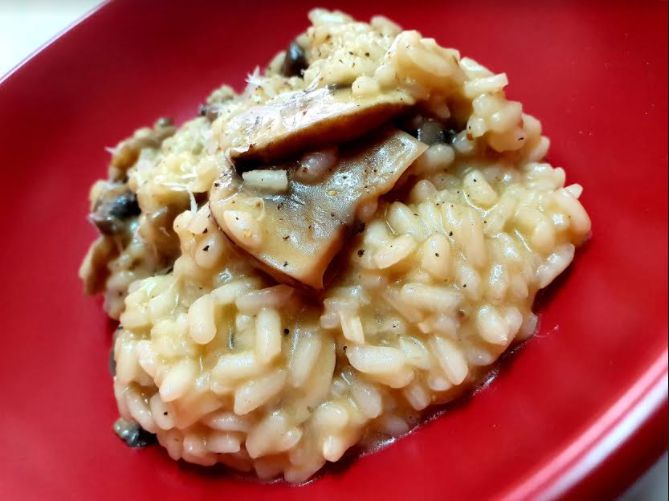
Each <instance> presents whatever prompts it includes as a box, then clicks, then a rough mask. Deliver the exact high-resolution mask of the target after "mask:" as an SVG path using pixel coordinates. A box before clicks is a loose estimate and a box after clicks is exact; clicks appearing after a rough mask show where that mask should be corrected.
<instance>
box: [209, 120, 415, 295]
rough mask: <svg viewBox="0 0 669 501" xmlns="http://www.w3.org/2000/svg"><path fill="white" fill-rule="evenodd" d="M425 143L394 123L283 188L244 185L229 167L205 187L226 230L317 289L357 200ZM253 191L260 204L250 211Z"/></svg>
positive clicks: (271, 265)
mask: <svg viewBox="0 0 669 501" xmlns="http://www.w3.org/2000/svg"><path fill="white" fill-rule="evenodd" d="M426 148H427V146H425V145H424V144H422V143H420V142H419V141H417V140H416V139H415V138H413V137H412V136H410V135H409V134H406V133H405V132H401V131H391V132H388V133H385V134H384V135H383V136H382V137H380V138H376V139H374V140H373V142H372V143H371V144H369V143H367V144H365V145H364V147H360V146H356V147H353V148H351V150H349V151H343V152H342V154H341V155H340V158H339V161H338V163H337V165H336V167H335V168H334V169H333V172H332V173H330V174H329V175H327V176H325V177H324V178H323V180H322V181H321V182H319V183H316V184H304V183H302V182H298V181H296V180H294V179H291V180H290V181H289V183H288V190H287V191H286V193H283V194H267V193H261V192H256V191H254V190H252V189H251V188H250V187H249V186H241V185H240V180H239V177H238V176H236V175H235V174H234V173H233V172H231V171H228V172H226V173H225V174H224V175H223V177H222V178H221V179H220V180H219V182H218V183H217V184H218V186H216V185H214V188H213V189H212V192H211V193H210V207H211V213H212V215H213V216H214V218H215V220H216V222H217V223H218V225H219V226H220V227H221V229H222V230H223V232H224V233H225V234H226V235H227V236H228V237H229V238H230V239H231V240H233V241H234V242H235V243H236V244H237V245H239V246H240V247H242V248H243V249H244V250H246V251H247V252H249V253H250V254H251V255H253V256H254V257H255V258H256V259H257V260H258V261H259V262H260V263H261V266H262V267H263V268H264V269H266V270H267V271H268V272H269V273H271V274H272V275H273V276H275V278H277V279H278V280H281V281H287V282H289V283H293V282H295V281H297V282H300V283H302V284H305V285H308V286H310V287H313V288H316V289H321V288H322V287H323V275H324V273H325V270H326V269H327V267H328V265H329V264H330V262H331V261H332V259H333V258H334V256H335V254H336V253H337V252H338V251H339V249H340V248H341V247H342V245H343V244H344V238H343V237H344V236H345V234H346V233H348V232H349V231H350V230H351V229H352V228H353V226H354V223H355V215H356V211H357V209H358V207H359V206H360V205H361V204H363V203H366V202H369V201H370V200H376V199H377V198H378V197H380V196H381V195H383V194H384V193H387V192H388V191H390V190H391V189H392V188H393V186H394V185H395V183H396V182H397V180H398V179H399V178H400V176H401V175H402V174H403V173H404V171H405V170H406V169H407V168H408V167H409V165H411V163H412V162H413V161H414V160H415V159H416V158H417V157H418V156H419V155H421V154H422V153H423V152H424V151H425V149H426ZM258 197H261V198H262V200H263V209H262V212H261V213H258V211H257V210H256V212H255V213H254V212H253V211H254V209H253V207H254V206H255V205H256V201H257V199H258ZM244 208H248V212H243V213H244V214H245V217H244V221H243V224H241V222H242V221H241V218H240V212H241V211H240V209H242V210H244ZM251 218H253V222H251ZM286 235H290V236H291V238H288V239H286V238H284V237H285V236H286Z"/></svg>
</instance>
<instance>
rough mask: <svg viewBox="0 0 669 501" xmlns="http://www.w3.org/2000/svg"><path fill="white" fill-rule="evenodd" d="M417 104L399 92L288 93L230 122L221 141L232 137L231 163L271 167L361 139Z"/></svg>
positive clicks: (339, 91) (337, 90)
mask: <svg viewBox="0 0 669 501" xmlns="http://www.w3.org/2000/svg"><path fill="white" fill-rule="evenodd" d="M413 103H414V100H413V98H411V97H410V96H409V95H408V94H406V93H404V92H402V91H399V90H398V91H392V92H388V93H385V94H378V95H375V96H372V97H358V96H356V97H353V95H352V93H351V89H348V88H346V89H333V88H330V87H324V88H320V89H315V90H310V91H304V90H301V91H294V92H286V93H283V94H280V95H278V96H277V97H275V98H274V99H272V100H270V101H269V102H267V103H266V104H264V105H259V106H254V107H252V108H249V109H248V110H247V111H245V112H243V113H241V114H239V115H237V116H236V117H234V118H232V119H231V120H230V121H229V122H228V124H227V125H226V126H225V129H224V131H223V136H224V137H226V138H232V144H231V145H230V146H231V149H230V156H231V157H232V158H233V159H238V160H243V161H251V162H253V161H257V162H265V163H267V162H271V161H273V160H276V159H278V158H285V157H287V156H290V155H293V154H296V153H300V152H302V151H305V150H314V149H317V148H320V147H323V146H327V145H332V144H339V143H342V142H345V141H348V140H352V139H355V138H357V137H361V136H363V135H364V134H366V133H368V132H371V131H373V130H374V129H375V128H377V127H378V126H379V125H381V124H382V123H384V122H386V121H387V120H388V119H390V118H392V117H393V116H395V115H397V114H398V113H400V112H401V111H402V110H404V109H405V108H406V107H408V106H410V105H412V104H413Z"/></svg>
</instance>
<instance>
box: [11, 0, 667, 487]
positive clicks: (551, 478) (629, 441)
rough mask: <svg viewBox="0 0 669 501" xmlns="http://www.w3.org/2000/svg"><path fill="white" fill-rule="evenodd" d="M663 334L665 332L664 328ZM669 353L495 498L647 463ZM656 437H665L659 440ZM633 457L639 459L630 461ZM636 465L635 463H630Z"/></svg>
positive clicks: (655, 451) (663, 431) (655, 446)
mask: <svg viewBox="0 0 669 501" xmlns="http://www.w3.org/2000/svg"><path fill="white" fill-rule="evenodd" d="M111 3H112V0H103V1H102V2H101V3H100V4H99V5H97V6H96V7H94V8H92V9H91V10H90V11H88V12H86V13H85V14H84V15H82V16H81V17H80V18H79V19H77V20H75V21H74V22H72V23H71V24H70V25H68V26H66V27H65V28H64V29H63V30H61V31H60V32H58V33H57V34H56V35H54V36H53V37H52V38H51V39H50V40H48V41H47V42H45V43H44V44H43V45H41V46H40V47H38V48H37V49H35V50H34V51H33V52H32V53H30V54H29V55H28V56H26V57H25V58H24V59H23V60H22V61H21V62H19V63H18V64H17V65H16V66H14V67H13V68H12V69H10V70H9V71H8V72H7V73H6V74H4V75H0V88H1V87H2V86H3V84H6V83H7V81H9V80H10V79H11V78H12V77H14V76H15V75H16V74H17V73H19V72H21V71H30V69H31V66H33V65H34V64H37V63H35V62H34V59H35V58H36V56H38V55H39V54H41V53H42V52H43V51H46V50H48V48H49V46H50V45H52V44H53V43H54V42H56V41H57V40H59V39H60V38H62V37H66V36H69V35H70V34H71V32H72V31H74V30H76V28H77V27H78V26H79V25H81V24H82V23H85V22H86V21H87V20H89V19H90V18H92V17H94V16H96V15H98V14H100V13H101V11H103V10H104V9H105V8H106V7H107V6H109V5H110V4H111ZM664 335H665V337H666V336H668V335H669V331H668V330H667V328H665V333H664ZM668 360H669V352H668V351H667V350H666V349H665V350H664V351H663V352H662V353H661V354H660V355H659V356H657V357H656V359H655V361H654V362H653V363H652V364H651V365H650V366H649V367H648V368H647V369H646V370H645V372H643V373H642V374H640V375H639V376H638V377H637V378H636V382H635V383H634V385H632V386H631V387H630V388H628V389H627V391H626V392H625V393H624V394H623V395H622V397H620V398H619V399H618V401H616V402H615V404H614V405H612V406H611V407H609V409H608V410H607V411H606V412H604V413H603V414H601V415H600V416H599V417H598V418H596V420H595V421H594V422H593V423H592V424H591V425H590V426H589V427H587V428H586V429H585V430H584V431H583V432H582V433H581V434H580V435H579V436H577V437H576V438H575V439H574V440H573V441H572V442H571V443H570V444H569V445H568V446H567V447H565V448H564V449H562V451H560V452H559V454H557V455H556V456H554V457H553V458H552V459H551V460H550V461H547V462H545V463H544V464H540V465H537V469H536V470H535V472H534V473H531V474H530V475H529V476H527V477H526V478H525V479H524V480H522V481H521V482H520V483H518V484H516V485H515V486H513V487H512V488H510V489H508V490H507V491H506V492H503V493H501V494H500V496H499V499H536V498H539V499H556V498H563V497H566V496H568V497H572V496H573V495H575V494H576V492H577V491H583V492H592V491H593V490H596V486H595V484H596V481H595V477H596V476H605V477H608V478H610V476H611V475H618V476H619V475H622V476H623V477H624V478H625V481H626V482H625V483H624V484H623V485H624V486H629V485H631V483H633V482H634V480H635V479H636V477H637V476H639V475H641V474H642V473H643V472H644V471H645V470H646V469H647V468H648V467H650V466H651V465H652V464H653V463H654V462H655V461H656V460H657V459H658V458H659V457H660V456H661V455H662V454H663V453H664V452H665V451H666V449H667V447H666V437H667V426H666V424H667V414H668V410H667V407H668V405H669V398H668V396H669V390H668V380H669V364H668ZM659 437H664V439H662V440H658V438H659ZM635 460H638V461H635ZM632 464H635V465H636V466H635V467H634V468H631V465H632Z"/></svg>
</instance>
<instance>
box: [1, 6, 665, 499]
mask: <svg viewBox="0 0 669 501" xmlns="http://www.w3.org/2000/svg"><path fill="white" fill-rule="evenodd" d="M102 3H103V1H101V0H61V1H58V0H53V1H49V0H0V79H1V78H2V77H3V76H4V75H5V74H6V73H8V72H9V71H10V70H11V69H12V68H14V67H15V66H16V65H17V64H19V63H20V62H21V61H23V60H24V59H25V58H26V57H28V56H29V55H30V54H32V53H33V52H34V51H35V50H37V49H39V48H40V47H41V46H43V45H44V44H45V43H47V42H48V41H49V40H51V39H52V38H54V37H55V36H56V35H58V34H59V33H61V32H62V31H63V30H65V29H66V28H67V27H68V26H70V25H71V24H72V23H74V22H75V21H76V20H78V19H79V18H81V17H82V16H84V15H86V14H87V13H88V12H90V11H91V10H93V9H95V8H96V7H97V6H99V5H100V4H102ZM667 496H668V494H667V454H665V455H664V456H663V457H662V459H661V460H660V461H658V462H657V464H656V465H655V466H654V467H653V468H652V469H651V470H650V471H649V472H648V473H647V474H646V475H645V476H644V477H642V478H641V479H640V480H639V481H638V482H637V483H636V484H635V485H634V486H633V487H632V488H631V489H630V490H629V491H628V492H627V493H625V495H623V496H622V500H624V501H630V500H643V501H647V500H648V501H655V500H657V501H661V500H667V499H668V497H667Z"/></svg>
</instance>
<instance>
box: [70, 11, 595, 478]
mask: <svg viewBox="0 0 669 501" xmlns="http://www.w3.org/2000/svg"><path fill="white" fill-rule="evenodd" d="M309 18H310V20H311V22H312V26H310V27H309V28H308V29H307V31H306V32H305V33H303V34H301V35H299V36H298V37H297V38H296V40H295V42H293V44H291V46H290V48H289V49H288V51H287V52H281V53H279V54H278V55H277V56H276V57H275V58H274V60H273V61H272V62H271V63H270V65H269V66H268V67H267V69H266V70H265V71H264V72H260V71H258V70H256V71H255V72H254V73H253V74H251V75H250V76H249V78H248V85H247V86H246V88H245V89H244V91H243V92H242V93H241V94H237V93H235V92H234V91H233V90H232V89H231V88H229V87H225V86H224V87H222V88H221V89H219V90H217V91H215V92H214V93H213V94H212V95H211V96H210V97H209V99H208V101H207V103H206V104H205V105H203V107H202V110H201V113H200V116H199V117H197V118H195V119H193V120H191V121H190V122H187V123H186V124H184V125H182V126H181V127H180V128H178V129H177V128H176V127H174V126H173V125H172V124H171V122H169V120H165V119H163V120H160V121H158V122H157V123H156V125H155V126H154V127H153V128H147V129H140V130H139V131H137V132H136V133H135V135H134V136H133V137H132V138H130V139H128V140H126V141H124V142H122V143H121V144H119V146H117V147H116V148H115V149H114V150H113V151H112V161H111V168H110V175H109V179H108V180H105V181H99V182H98V183H96V184H95V185H94V186H93V189H92V193H91V200H92V210H93V212H92V215H91V219H92V221H93V222H94V223H95V224H96V225H97V226H98V228H99V229H100V232H101V236H100V237H99V239H98V240H97V241H96V242H95V243H94V244H93V246H92V247H91V250H90V251H89V254H88V256H87V257H86V259H85V261H84V263H83V265H82V268H81V276H82V279H83V280H84V281H85V284H86V288H87V291H88V292H89V293H97V292H102V293H104V296H105V309H106V311H107V313H108V314H109V315H110V316H111V317H113V318H117V319H119V320H120V326H119V330H118V332H117V334H116V337H115V345H114V358H115V360H116V373H115V377H114V393H115V396H116V400H117V402H118V408H119V412H120V415H121V417H122V418H123V419H124V420H125V422H126V423H129V424H130V425H132V424H137V425H139V426H140V427H141V428H143V430H145V431H147V432H150V433H153V434H156V435H157V439H158V441H159V442H160V444H161V445H162V446H163V447H165V448H166V449H167V452H168V454H169V455H170V456H171V457H172V458H173V459H175V460H176V459H183V460H185V461H188V462H191V463H197V464H200V465H213V464H216V463H223V464H225V465H228V466H229V467H230V468H232V469H234V470H238V471H242V472H254V473H255V474H256V475H257V476H258V477H260V478H262V479H272V478H275V477H283V478H285V479H286V480H287V481H289V482H303V481H305V480H307V479H309V477H311V476H312V475H313V474H314V473H316V472H317V471H318V470H319V469H320V468H321V467H323V465H324V464H326V462H328V461H330V462H334V461H337V460H339V459H340V458H341V457H342V455H343V454H344V453H345V452H346V451H347V450H349V449H350V448H351V447H353V446H355V445H356V444H363V445H364V444H370V443H378V441H379V440H384V439H389V438H392V437H396V436H399V435H402V434H404V433H406V432H407V431H408V430H410V429H411V428H412V427H413V426H415V425H416V423H417V422H418V421H419V418H420V416H421V413H422V411H424V410H425V409H427V408H429V407H431V406H434V405H437V404H440V403H444V402H448V401H450V400H452V399H453V398H455V397H457V396H458V395H459V394H461V393H462V392H463V391H465V390H467V389H468V388H471V387H472V385H474V384H476V383H477V382H478V381H480V380H481V378H482V377H484V376H485V374H486V373H487V372H488V371H489V369H490V366H491V364H493V363H494V362H495V360H497V359H498V357H499V356H500V355H501V354H502V353H503V352H504V351H505V350H506V349H507V348H508V347H509V346H510V345H512V344H513V343H515V342H517V341H519V340H523V339H525V338H527V337H528V336H531V335H532V333H533V332H534V331H535V328H536V325H537V317H536V315H535V314H534V313H533V312H532V302H533V299H534V297H535V294H536V293H537V291H538V290H539V289H541V288H543V287H546V286H547V285H549V284H550V283H551V282H552V281H553V280H554V279H555V278H556V277H557V276H558V275H559V274H560V273H562V271H564V270H565V268H567V266H569V264H570V263H571V261H572V259H573V257H574V250H575V247H576V246H578V245H579V244H581V243H582V242H583V241H584V239H586V238H587V237H588V235H589V232H590V220H589V218H588V215H587V213H586V212H585V210H584V209H583V207H582V206H581V204H580V202H579V197H580V195H581V192H582V188H581V186H579V185H575V184H572V185H567V186H565V172H564V170H563V169H562V168H559V167H557V168H555V167H552V166H551V165H550V164H548V163H546V162H545V161H543V158H544V156H545V155H546V152H547V150H548V144H549V142H548V139H547V138H546V137H544V136H542V135H541V124H540V123H539V121H538V120H536V119H535V118H533V117H531V116H529V115H527V114H525V113H524V112H523V109H522V105H521V104H520V103H518V102H515V101H509V100H507V99H506V97H505V94H504V88H505V86H506V85H507V83H508V82H507V77H506V75H505V74H504V73H501V74H494V73H492V72H491V71H489V70H488V69H487V68H485V67H483V66H481V65H480V64H478V63H477V62H475V61H473V60H471V59H469V58H466V57H461V56H460V54H459V53H458V51H457V50H454V49H445V48H442V47H440V46H439V45H437V43H436V42H435V41H434V39H431V38H424V37H423V36H422V35H421V34H420V33H418V32H416V31H401V29H400V28H399V27H398V26H397V25H396V24H394V23H392V22H391V21H389V20H388V19H385V18H383V17H374V18H372V20H371V22H370V23H369V24H367V23H361V22H356V21H354V20H353V19H351V18H350V17H349V16H347V15H345V14H343V13H340V12H328V11H325V10H321V9H316V10H314V11H312V12H311V13H310V15H309ZM242 172H243V173H242ZM349 175H350V176H351V179H352V180H351V179H349V177H348V176H349ZM347 183H348V184H347ZM235 204H236V205H235ZM328 213H329V214H328ZM328 218H332V219H328ZM291 258H294V259H293V260H291Z"/></svg>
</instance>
